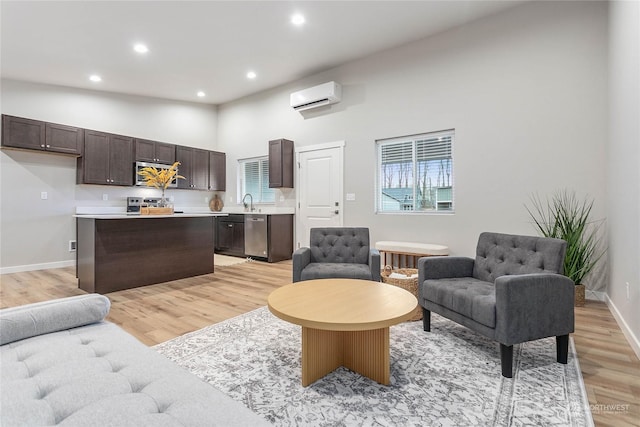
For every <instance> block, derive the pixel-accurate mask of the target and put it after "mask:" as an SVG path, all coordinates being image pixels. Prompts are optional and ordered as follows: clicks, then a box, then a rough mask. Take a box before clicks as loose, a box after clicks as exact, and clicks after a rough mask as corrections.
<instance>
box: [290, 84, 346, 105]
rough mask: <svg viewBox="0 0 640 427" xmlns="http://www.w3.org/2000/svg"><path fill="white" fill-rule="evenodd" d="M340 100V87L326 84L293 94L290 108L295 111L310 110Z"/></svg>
mask: <svg viewBox="0 0 640 427" xmlns="http://www.w3.org/2000/svg"><path fill="white" fill-rule="evenodd" d="M341 99H342V86H340V84H339V83H336V82H328V83H323V84H321V85H318V86H314V87H310V88H309V89H304V90H300V91H298V92H293V93H292V94H291V108H293V109H294V110H296V111H304V110H310V109H312V108H316V107H322V106H323V105H330V104H335V103H337V102H340V100H341Z"/></svg>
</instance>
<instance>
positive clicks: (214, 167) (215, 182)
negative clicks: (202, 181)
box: [209, 151, 227, 191]
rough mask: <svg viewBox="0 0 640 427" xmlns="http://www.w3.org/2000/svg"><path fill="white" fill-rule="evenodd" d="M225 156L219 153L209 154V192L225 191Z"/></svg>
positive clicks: (211, 152) (212, 152)
mask: <svg viewBox="0 0 640 427" xmlns="http://www.w3.org/2000/svg"><path fill="white" fill-rule="evenodd" d="M226 189H227V155H226V154H225V153H220V152H219V151H210V152H209V190H211V191H226Z"/></svg>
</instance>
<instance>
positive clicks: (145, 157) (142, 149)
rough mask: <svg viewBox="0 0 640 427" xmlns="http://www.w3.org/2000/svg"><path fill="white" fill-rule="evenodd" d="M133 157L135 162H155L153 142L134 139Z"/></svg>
mask: <svg viewBox="0 0 640 427" xmlns="http://www.w3.org/2000/svg"><path fill="white" fill-rule="evenodd" d="M135 152H136V154H135V159H136V162H151V163H153V162H155V160H156V159H155V152H156V148H155V142H154V141H147V140H146V139H137V138H136V140H135Z"/></svg>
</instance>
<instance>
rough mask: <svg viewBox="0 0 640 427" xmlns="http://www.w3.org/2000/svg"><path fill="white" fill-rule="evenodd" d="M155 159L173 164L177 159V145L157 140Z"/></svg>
mask: <svg viewBox="0 0 640 427" xmlns="http://www.w3.org/2000/svg"><path fill="white" fill-rule="evenodd" d="M155 147H156V154H155V159H156V161H157V162H159V163H166V164H168V165H172V164H173V163H174V162H175V161H176V146H175V145H174V144H167V143H164V142H156V144H155Z"/></svg>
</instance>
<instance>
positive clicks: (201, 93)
mask: <svg viewBox="0 0 640 427" xmlns="http://www.w3.org/2000/svg"><path fill="white" fill-rule="evenodd" d="M196 95H198V97H200V98H204V96H205V95H206V93H204V92H203V91H198V93H197V94H196Z"/></svg>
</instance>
